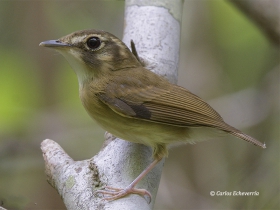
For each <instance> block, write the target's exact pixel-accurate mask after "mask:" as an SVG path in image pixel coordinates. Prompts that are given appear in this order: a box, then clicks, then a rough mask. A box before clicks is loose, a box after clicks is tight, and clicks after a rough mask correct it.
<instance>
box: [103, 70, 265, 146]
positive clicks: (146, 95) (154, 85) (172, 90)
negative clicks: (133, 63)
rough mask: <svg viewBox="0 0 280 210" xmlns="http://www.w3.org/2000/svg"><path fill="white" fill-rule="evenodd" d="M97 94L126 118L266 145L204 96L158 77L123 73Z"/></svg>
mask: <svg viewBox="0 0 280 210" xmlns="http://www.w3.org/2000/svg"><path fill="white" fill-rule="evenodd" d="M155 79H158V81H156V80H155ZM153 81H154V82H153ZM98 97H99V99H100V100H101V101H102V102H103V103H105V104H106V105H108V106H109V107H110V108H111V109H112V110H113V111H115V112H116V113H118V114H120V115H122V116H123V117H129V118H136V119H139V120H146V121H150V122H156V123H162V124H168V125H172V126H180V127H189V126H192V127H194V126H197V127H204V126H206V127H212V128H216V129H220V130H223V131H225V132H227V133H230V134H232V135H234V136H236V137H238V138H241V139H243V140H245V141H248V142H250V143H252V144H254V145H258V146H260V147H262V148H265V144H262V143H261V142H259V141H257V140H256V139H254V138H252V137H250V136H248V135H246V134H244V133H242V132H241V131H239V130H237V129H236V128H234V127H232V126H230V125H228V124H226V123H225V122H224V121H223V119H222V117H221V116H220V115H219V114H218V113H217V112H216V111H215V110H214V109H213V108H212V107H211V106H210V105H208V104H207V103H206V102H204V101H203V100H202V99H201V98H199V97H198V96H196V95H194V94H192V93H191V92H189V91H188V90H186V89H185V88H182V87H180V86H177V85H173V84H170V83H168V82H167V81H165V80H163V79H162V78H160V77H158V76H157V77H155V78H153V79H152V80H150V81H149V82H147V78H146V79H140V80H139V78H133V77H131V75H130V77H129V79H128V78H126V76H124V75H122V77H118V78H115V80H114V82H111V83H109V84H108V85H107V87H106V89H105V90H104V91H103V92H102V93H99V94H98Z"/></svg>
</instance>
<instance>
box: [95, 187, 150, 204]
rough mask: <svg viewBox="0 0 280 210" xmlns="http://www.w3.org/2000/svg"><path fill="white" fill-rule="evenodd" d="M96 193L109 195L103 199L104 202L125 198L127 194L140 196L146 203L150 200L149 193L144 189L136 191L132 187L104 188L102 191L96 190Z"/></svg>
mask: <svg viewBox="0 0 280 210" xmlns="http://www.w3.org/2000/svg"><path fill="white" fill-rule="evenodd" d="M97 193H101V194H103V195H109V196H106V197H104V198H103V199H104V200H107V201H113V200H116V199H119V198H122V197H125V196H127V195H129V194H139V195H142V196H143V197H144V198H145V199H146V201H147V202H148V203H150V202H151V200H152V195H151V193H150V192H149V191H147V190H145V189H137V188H133V187H127V188H125V189H120V188H115V187H109V186H107V187H105V188H104V190H97Z"/></svg>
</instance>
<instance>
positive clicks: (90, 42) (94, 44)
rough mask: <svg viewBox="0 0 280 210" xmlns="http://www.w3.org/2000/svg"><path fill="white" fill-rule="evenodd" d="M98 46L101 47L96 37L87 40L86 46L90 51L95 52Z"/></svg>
mask: <svg viewBox="0 0 280 210" xmlns="http://www.w3.org/2000/svg"><path fill="white" fill-rule="evenodd" d="M100 45H101V41H100V39H99V38H98V37H90V38H89V39H88V40H87V46H88V47H89V48H90V49H93V50H96V49H97V48H98V47H100Z"/></svg>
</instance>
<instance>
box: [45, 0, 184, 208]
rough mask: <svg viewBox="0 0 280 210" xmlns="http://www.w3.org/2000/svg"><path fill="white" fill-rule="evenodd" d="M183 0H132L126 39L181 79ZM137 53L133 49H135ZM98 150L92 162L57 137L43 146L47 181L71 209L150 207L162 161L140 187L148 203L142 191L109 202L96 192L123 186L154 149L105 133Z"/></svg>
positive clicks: (152, 64)
mask: <svg viewBox="0 0 280 210" xmlns="http://www.w3.org/2000/svg"><path fill="white" fill-rule="evenodd" d="M182 4H183V1H182V0H174V1H169V0H166V1H164V0H162V1H143V0H141V1H140V0H129V1H126V5H125V30H124V38H123V41H124V42H125V43H126V45H127V46H129V47H130V46H131V45H130V42H131V40H133V41H134V43H135V46H136V50H137V53H138V55H139V57H140V58H139V59H140V60H141V62H142V63H144V64H145V66H146V68H149V69H150V70H152V71H154V72H155V73H158V74H160V75H163V76H165V77H166V78H167V79H169V81H171V82H173V83H176V82H177V70H178V61H179V46H180V21H181V15H182ZM134 53H135V52H134ZM105 139H106V140H105V143H104V146H103V148H102V149H101V150H100V152H99V153H98V154H97V155H95V156H94V157H93V158H91V159H89V160H83V161H74V160H73V159H71V158H70V157H69V156H68V155H67V154H66V153H65V151H64V150H63V149H62V148H61V147H60V146H59V145H58V144H57V143H56V142H54V141H52V140H48V139H47V140H44V141H43V142H42V144H41V148H42V151H43V156H44V160H45V167H46V174H47V177H48V182H49V183H50V184H51V185H52V186H53V187H54V188H55V189H56V190H57V191H58V193H59V194H60V196H61V197H62V199H63V201H64V203H65V205H66V207H67V209H73V210H76V209H107V210H110V209H122V210H126V209H138V210H148V209H152V208H153V205H154V201H155V198H156V194H157V190H158V186H159V181H160V176H161V172H162V167H163V162H164V161H161V162H160V163H159V164H158V165H157V166H156V167H155V168H154V169H153V170H152V171H151V172H150V173H148V174H147V175H146V176H145V178H144V179H143V180H141V182H140V183H139V184H138V185H137V188H143V189H146V190H148V191H149V192H150V193H151V194H152V202H151V203H150V204H149V203H148V202H147V201H146V200H145V198H143V197H142V196H139V195H129V196H127V197H124V198H121V199H118V200H114V201H105V200H104V199H103V195H100V194H98V193H96V191H97V190H100V189H102V188H103V187H104V186H112V187H118V188H125V187H126V186H128V185H129V184H130V183H131V182H132V181H133V180H134V179H135V178H136V177H137V176H138V175H139V174H140V173H141V172H142V171H143V170H144V169H145V168H146V167H147V166H148V165H149V164H150V163H151V162H152V149H151V148H149V147H146V146H144V145H141V144H134V143H131V142H128V141H125V140H121V139H118V138H115V137H113V136H112V135H111V134H109V133H106V135H105Z"/></svg>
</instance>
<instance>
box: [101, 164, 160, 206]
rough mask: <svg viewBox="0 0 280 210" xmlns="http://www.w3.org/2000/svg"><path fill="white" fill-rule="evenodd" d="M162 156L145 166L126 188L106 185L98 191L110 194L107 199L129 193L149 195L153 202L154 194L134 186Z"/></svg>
mask: <svg viewBox="0 0 280 210" xmlns="http://www.w3.org/2000/svg"><path fill="white" fill-rule="evenodd" d="M161 159H162V158H158V159H155V160H154V161H153V162H152V163H151V164H150V165H149V166H148V167H147V168H145V170H144V171H142V173H141V174H140V175H139V176H138V177H137V178H136V179H134V181H133V182H131V184H130V185H128V186H127V187H126V188H125V189H119V188H114V187H105V189H104V190H98V191H97V193H102V194H104V195H109V196H108V197H105V198H104V199H105V200H109V201H112V200H116V199H119V198H121V197H124V196H127V195H129V194H139V195H142V196H145V195H146V196H147V197H148V203H150V202H151V200H152V195H151V193H150V192H149V191H147V190H145V189H137V188H134V187H135V186H136V185H137V184H138V182H140V181H141V179H142V178H143V177H144V176H146V175H147V173H149V172H150V171H151V170H152V169H153V168H154V167H155V166H156V165H157V163H158V162H159V161H160V160H161Z"/></svg>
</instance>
